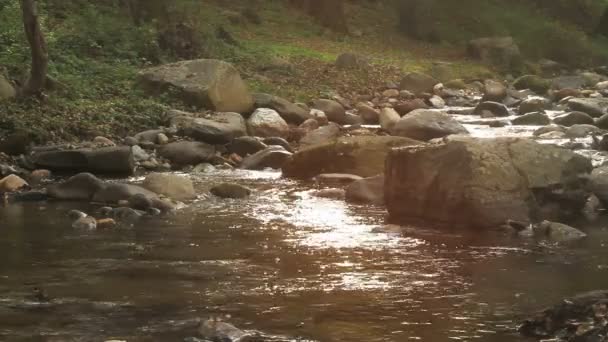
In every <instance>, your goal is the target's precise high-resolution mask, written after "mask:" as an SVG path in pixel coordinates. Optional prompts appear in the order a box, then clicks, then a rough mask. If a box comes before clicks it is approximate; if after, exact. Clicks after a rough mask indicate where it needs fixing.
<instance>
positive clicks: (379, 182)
mask: <svg viewBox="0 0 608 342" xmlns="http://www.w3.org/2000/svg"><path fill="white" fill-rule="evenodd" d="M346 200H347V201H348V202H353V203H366V204H374V205H383V204H384V175H378V176H374V177H370V178H364V179H361V180H357V181H354V182H352V183H351V184H350V185H349V186H348V187H347V188H346Z"/></svg>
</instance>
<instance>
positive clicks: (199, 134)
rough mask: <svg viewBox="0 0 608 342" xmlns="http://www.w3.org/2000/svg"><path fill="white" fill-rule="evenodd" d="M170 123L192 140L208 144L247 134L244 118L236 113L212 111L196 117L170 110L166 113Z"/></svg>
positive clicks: (219, 142) (222, 142)
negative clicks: (204, 115) (210, 113)
mask: <svg viewBox="0 0 608 342" xmlns="http://www.w3.org/2000/svg"><path fill="white" fill-rule="evenodd" d="M168 115H169V116H170V117H171V119H170V121H171V125H173V126H175V127H177V128H178V131H179V132H180V133H181V134H182V135H185V136H187V137H190V138H192V139H194V140H197V141H201V142H205V143H208V144H227V143H229V142H231V141H232V139H234V138H238V137H242V136H244V135H247V125H246V122H245V119H244V118H243V117H242V116H241V115H240V114H238V113H230V112H226V113H213V114H212V115H209V116H207V117H204V118H198V117H195V116H193V114H191V113H187V112H182V111H177V110H172V111H170V112H169V114H168Z"/></svg>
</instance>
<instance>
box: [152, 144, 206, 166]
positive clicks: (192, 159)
mask: <svg viewBox="0 0 608 342" xmlns="http://www.w3.org/2000/svg"><path fill="white" fill-rule="evenodd" d="M158 153H159V155H160V156H162V157H163V158H166V159H169V160H170V161H171V162H172V163H173V164H177V165H197V164H200V163H204V162H208V161H212V160H213V158H214V157H215V148H214V147H213V146H211V145H208V144H205V143H202V142H193V141H180V142H174V143H170V144H167V145H165V146H163V147H162V148H161V149H160V150H159V151H158Z"/></svg>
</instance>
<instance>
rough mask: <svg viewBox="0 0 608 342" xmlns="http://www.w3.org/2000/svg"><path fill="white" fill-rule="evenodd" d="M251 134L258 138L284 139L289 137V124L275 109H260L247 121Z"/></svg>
mask: <svg viewBox="0 0 608 342" xmlns="http://www.w3.org/2000/svg"><path fill="white" fill-rule="evenodd" d="M247 127H248V130H249V134H251V135H253V136H256V137H263V138H265V137H282V138H285V137H287V136H288V135H289V126H288V125H287V122H285V120H283V118H282V117H281V116H280V115H279V113H277V112H276V111H275V110H273V109H268V108H258V109H256V110H255V112H253V114H252V115H251V116H250V117H249V119H248V120H247Z"/></svg>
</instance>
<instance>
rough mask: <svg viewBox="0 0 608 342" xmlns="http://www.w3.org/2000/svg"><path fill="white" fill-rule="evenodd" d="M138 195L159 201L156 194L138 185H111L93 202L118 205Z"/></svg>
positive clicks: (99, 193) (97, 194)
mask: <svg viewBox="0 0 608 342" xmlns="http://www.w3.org/2000/svg"><path fill="white" fill-rule="evenodd" d="M137 194H141V195H144V196H146V197H148V198H150V199H151V200H156V199H158V196H157V195H156V194H155V193H154V192H152V191H150V190H147V189H144V188H142V187H141V186H138V185H134V184H122V183H109V184H106V186H105V187H103V188H102V189H101V190H99V191H97V192H96V193H95V194H94V195H93V198H92V201H93V202H97V203H105V204H118V203H119V202H120V201H128V200H129V199H130V198H131V197H133V196H135V195H137Z"/></svg>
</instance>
